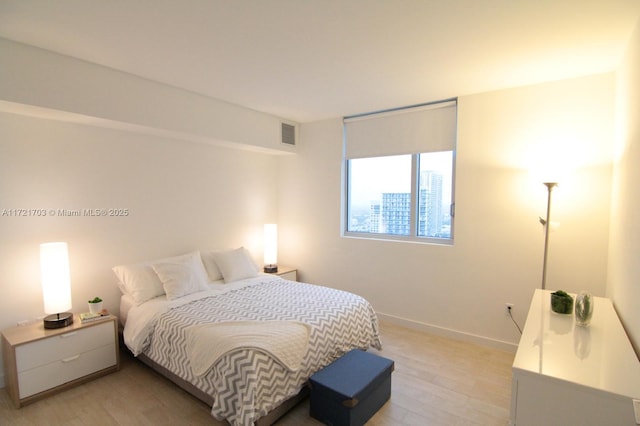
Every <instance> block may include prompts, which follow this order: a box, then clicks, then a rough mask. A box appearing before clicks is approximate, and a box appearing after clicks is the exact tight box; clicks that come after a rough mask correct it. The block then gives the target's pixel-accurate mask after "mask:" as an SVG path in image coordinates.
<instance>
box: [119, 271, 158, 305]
mask: <svg viewBox="0 0 640 426" xmlns="http://www.w3.org/2000/svg"><path fill="white" fill-rule="evenodd" d="M153 263H154V261H147V262H141V263H137V264H133V265H120V266H114V267H113V268H112V270H113V272H114V273H115V274H116V276H117V277H118V279H119V280H120V284H119V287H120V290H121V291H122V292H123V293H124V294H128V295H129V296H131V297H132V298H133V301H134V303H135V304H136V305H139V304H141V303H143V302H146V301H147V300H149V299H153V298H154V297H158V296H162V295H163V294H164V287H163V286H162V281H160V279H159V278H158V275H157V274H156V273H155V271H154V270H153Z"/></svg>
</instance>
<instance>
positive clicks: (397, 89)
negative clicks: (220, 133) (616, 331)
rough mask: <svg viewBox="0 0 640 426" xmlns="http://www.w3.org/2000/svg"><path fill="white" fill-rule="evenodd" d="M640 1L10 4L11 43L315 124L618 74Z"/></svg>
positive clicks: (0, 13)
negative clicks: (373, 112)
mask: <svg viewBox="0 0 640 426" xmlns="http://www.w3.org/2000/svg"><path fill="white" fill-rule="evenodd" d="M639 17H640V0H393V1H392V0H386V1H385V0H136V1H125V0H109V1H99V0H57V1H51V0H0V37H3V38H6V39H10V40H13V41H18V42H22V43H26V44H29V45H33V46H36V47H40V48H44V49H48V50H51V51H54V52H58V53H61V54H64V55H69V56H73V57H75V58H79V59H83V60H86V61H89V62H93V63H96V64H100V65H104V66H107V67H110V68H114V69H117V70H121V71H125V72H128V73H131V74H135V75H137V76H141V77H145V78H148V79H150V80H155V81H158V82H162V83H166V84H169V85H173V86H177V87H180V88H183V89H186V90H189V91H193V92H197V93H200V94H203V95H206V96H209V97H213V98H216V99H220V100H225V101H228V102H232V103H235V104H239V105H242V106H245V107H248V108H251V109H255V110H259V111H264V112H267V113H270V114H273V115H276V116H279V117H282V118H287V119H290V120H295V121H299V122H309V121H315V120H320V119H324V118H331V117H339V116H343V115H352V114H357V113H363V112H370V111H376V110H381V109H387V108H393V107H399V106H405V105H412V104H417V103H422V102H429V101H434V100H439V99H444V98H450V97H455V96H462V95H467V94H472V93H480V92H485V91H490V90H497V89H501V88H507V87H514V86H521V85H527V84H534V83H539V82H543V81H551V80H559V79H564V78H571V77H576V76H581V75H588V74H596V73H602V72H609V71H612V70H614V69H615V68H616V67H617V65H618V64H619V61H620V59H621V57H622V55H623V52H624V50H625V48H626V46H627V42H628V40H629V37H630V35H631V32H632V31H633V29H634V27H635V25H636V23H637V22H638V18H639Z"/></svg>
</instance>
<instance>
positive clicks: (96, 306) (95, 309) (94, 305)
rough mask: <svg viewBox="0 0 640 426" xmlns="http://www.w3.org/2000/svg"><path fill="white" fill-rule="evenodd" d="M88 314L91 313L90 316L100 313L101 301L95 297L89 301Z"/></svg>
mask: <svg viewBox="0 0 640 426" xmlns="http://www.w3.org/2000/svg"><path fill="white" fill-rule="evenodd" d="M89 312H91V313H92V314H98V313H100V312H102V299H100V298H99V297H97V296H96V297H94V298H93V299H91V300H89Z"/></svg>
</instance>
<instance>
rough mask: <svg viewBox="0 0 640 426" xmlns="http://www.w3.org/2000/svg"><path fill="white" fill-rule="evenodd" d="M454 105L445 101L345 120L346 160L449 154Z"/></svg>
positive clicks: (453, 136) (453, 141) (452, 145)
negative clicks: (427, 153) (439, 152)
mask: <svg viewBox="0 0 640 426" xmlns="http://www.w3.org/2000/svg"><path fill="white" fill-rule="evenodd" d="M456 106H457V102H456V101H455V100H454V101H446V102H439V103H435V104H428V105H422V106H418V107H411V108H403V109H398V110H393V111H389V112H382V113H376V114H368V115H363V116H355V117H347V118H345V119H344V126H345V144H346V146H345V155H346V158H347V159H352V158H365V157H382V156H387V155H398V154H416V153H421V152H437V151H452V150H454V149H455V144H456V115H457V114H456Z"/></svg>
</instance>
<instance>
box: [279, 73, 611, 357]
mask: <svg viewBox="0 0 640 426" xmlns="http://www.w3.org/2000/svg"><path fill="white" fill-rule="evenodd" d="M613 111H614V76H613V74H606V75H597V76H591V77H585V78H580V79H574V80H567V81H560V82H554V83H547V84H541V85H536V86H531V87H523V88H515V89H510V90H503V91H498V92H491V93H483V94H478V95H472V96H465V97H461V98H460V99H459V118H458V129H459V133H458V136H459V137H458V152H457V174H456V179H457V184H456V213H457V217H456V223H455V244H454V245H453V246H452V247H450V246H437V245H424V244H413V243H399V242H380V241H368V240H359V239H351V238H342V237H341V236H340V205H341V188H342V183H341V178H340V176H341V166H342V161H341V155H342V126H341V120H339V119H336V120H328V121H323V122H318V123H311V124H304V125H303V126H302V129H301V135H302V141H303V144H302V145H301V146H300V147H299V155H297V156H295V157H289V158H281V159H280V162H281V165H282V168H281V170H280V188H281V196H280V204H279V211H280V213H279V218H280V219H279V220H280V223H281V224H282V226H281V227H280V232H281V243H280V244H281V247H280V250H281V253H282V256H283V257H284V258H286V259H288V260H290V261H291V262H293V264H294V265H295V266H297V267H299V273H300V278H301V279H302V280H305V281H309V282H314V283H319V284H323V285H328V286H333V287H338V288H342V289H346V290H349V291H354V292H356V293H359V294H361V295H363V296H365V297H366V298H367V299H369V300H370V301H371V302H372V304H373V305H374V307H375V309H376V310H377V311H378V312H379V313H380V314H381V315H382V316H383V317H386V318H390V319H394V320H396V321H398V320H401V321H402V322H404V323H406V324H412V325H414V326H416V327H420V328H427V329H431V330H434V331H441V332H445V333H453V334H455V335H458V336H466V337H467V338H469V339H472V340H476V339H477V340H481V341H483V342H485V343H491V344H494V345H497V346H499V347H505V348H510V347H513V345H515V344H516V343H517V342H518V340H519V334H518V332H517V330H516V328H515V327H514V325H513V324H512V323H511V321H510V320H509V319H508V317H507V316H506V315H505V312H504V304H505V302H511V303H514V304H515V309H514V314H515V317H516V318H517V320H518V321H519V322H520V324H522V323H523V322H524V319H525V317H526V313H527V310H528V307H529V303H530V298H531V296H532V294H533V290H534V289H535V288H537V287H539V286H540V281H541V273H542V272H541V269H542V268H541V266H542V252H543V232H542V226H541V225H540V224H539V223H538V216H543V215H544V213H545V207H546V188H545V187H544V186H543V185H542V184H541V183H540V182H534V181H532V180H531V178H530V176H529V172H528V168H530V167H531V164H530V159H531V158H533V157H535V156H536V155H538V154H539V153H544V154H545V155H549V156H554V157H560V158H562V159H563V164H566V165H569V164H570V163H571V164H572V168H573V169H574V170H573V172H572V173H571V174H570V176H569V177H568V178H566V179H565V180H564V181H563V182H561V183H560V186H559V187H558V189H557V191H555V193H554V201H553V202H554V205H553V215H552V220H553V221H555V222H560V228H559V229H558V230H557V231H555V232H553V233H552V234H551V243H550V253H549V271H548V281H547V285H548V288H550V289H560V288H562V289H565V290H567V291H571V292H577V291H580V290H582V289H586V290H590V291H592V292H593V293H595V294H596V295H601V296H604V293H605V279H606V264H607V244H608V228H609V207H610V203H609V198H610V185H611V164H612V153H613V149H612V145H611V139H612V135H613V118H614V113H613ZM567 154H568V157H565V155H567ZM550 158H552V157H550Z"/></svg>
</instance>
